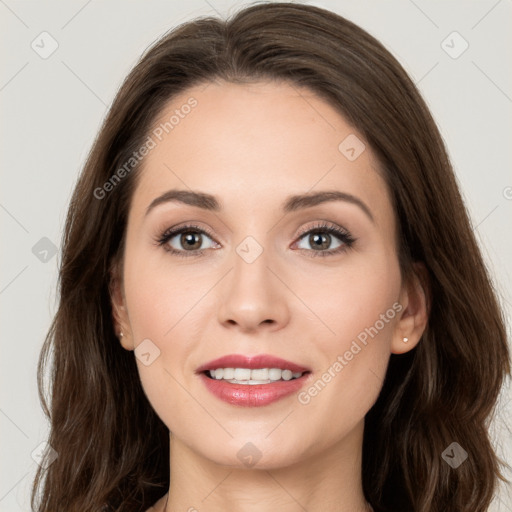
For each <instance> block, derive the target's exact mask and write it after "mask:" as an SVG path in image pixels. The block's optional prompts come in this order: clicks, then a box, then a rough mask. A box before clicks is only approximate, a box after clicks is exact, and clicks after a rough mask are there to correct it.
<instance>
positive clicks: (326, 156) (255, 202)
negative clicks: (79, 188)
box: [133, 82, 392, 216]
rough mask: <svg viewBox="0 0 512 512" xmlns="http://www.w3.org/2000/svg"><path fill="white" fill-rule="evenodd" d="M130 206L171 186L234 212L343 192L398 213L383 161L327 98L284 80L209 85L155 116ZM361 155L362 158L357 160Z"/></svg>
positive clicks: (195, 89)
mask: <svg viewBox="0 0 512 512" xmlns="http://www.w3.org/2000/svg"><path fill="white" fill-rule="evenodd" d="M149 135H150V137H151V139H152V140H153V142H154V145H153V146H154V147H153V148H152V149H151V151H150V152H149V154H148V155H147V156H146V157H144V159H143V161H142V168H141V176H140V180H139V184H138V187H137V190H136V192H135V196H134V201H133V207H134V209H143V208H145V207H147V205H148V204H149V203H150V202H151V200H152V199H153V198H154V197H156V196H157V195H160V194H162V193H163V192H165V191H166V190H168V189H171V188H180V189H193V190H200V191H202V192H207V193H210V194H213V195H216V196H219V197H220V198H221V199H222V202H223V203H226V207H227V206H228V205H229V206H230V207H233V208H234V209H236V208H239V209H242V208H245V209H247V208H251V207H254V208H261V207H262V206H263V205H264V207H265V208H269V207H270V208H273V207H274V206H276V207H277V205H279V206H280V205H281V203H282V200H283V198H284V197H288V196H289V195H291V194H301V193H305V192H307V191H312V192H314V191H315V189H322V190H324V189H337V190H340V191H343V192H346V193H350V194H354V195H357V196H358V197H360V198H361V199H362V200H363V201H365V202H366V203H367V204H371V205H373V208H374V209H377V210H381V215H388V216H389V215H392V212H391V211H390V203H389V198H388V195H387V190H386V186H385V182H384V180H383V178H382V177H381V176H380V172H379V169H378V162H377V161H376V159H375V158H374V155H373V154H372V152H371V150H370V148H369V146H368V145H367V144H366V143H365V142H364V140H363V137H362V136H361V135H360V134H359V133H358V132H357V130H355V129H354V128H353V127H352V126H350V125H349V124H348V123H347V122H346V121H345V119H344V118H343V117H342V116H341V114H340V113H339V112H338V111H336V110H335V109H334V108H333V107H332V106H331V105H329V104H328V103H327V102H326V101H325V100H323V99H321V98H319V97H318V96H316V95H315V94H314V93H313V92H312V91H310V90H309V89H306V88H299V87H297V86H294V85H290V84H287V83H274V82H258V83H250V84H231V83H225V82H220V83H217V82H215V83H209V84H203V85H201V86H197V87H193V88H190V89H188V90H186V91H184V92H183V93H181V94H180V95H179V96H176V97H174V98H173V99H172V100H171V101H169V102H168V103H167V104H166V105H165V107H164V108H163V109H162V111H161V113H160V115H159V116H158V118H157V119H156V121H155V123H154V126H153V129H152V131H151V132H150V134H149ZM354 157H356V158H354Z"/></svg>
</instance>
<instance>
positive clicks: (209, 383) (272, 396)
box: [200, 373, 310, 407]
mask: <svg viewBox="0 0 512 512" xmlns="http://www.w3.org/2000/svg"><path fill="white" fill-rule="evenodd" d="M309 375H310V374H309V373H306V374H304V375H302V377H299V378H298V379H291V380H278V381H276V382H273V383H270V384H254V385H252V384H231V383H230V382H228V381H225V380H222V379H219V380H217V379H210V378H209V377H207V376H206V375H205V374H204V373H201V374H200V377H201V379H202V381H203V382H204V383H205V385H206V387H207V388H208V390H209V391H210V392H211V393H212V394H214V395H215V396H216V397H217V398H220V399H221V400H223V401H224V402H227V403H228V404H231V405H241V406H244V407H259V406H263V405H268V404H271V403H273V402H277V400H280V399H281V398H285V397H287V396H288V395H291V394H293V393H296V392H297V391H299V389H300V388H301V387H302V386H304V384H305V382H306V379H307V377H308V376H309Z"/></svg>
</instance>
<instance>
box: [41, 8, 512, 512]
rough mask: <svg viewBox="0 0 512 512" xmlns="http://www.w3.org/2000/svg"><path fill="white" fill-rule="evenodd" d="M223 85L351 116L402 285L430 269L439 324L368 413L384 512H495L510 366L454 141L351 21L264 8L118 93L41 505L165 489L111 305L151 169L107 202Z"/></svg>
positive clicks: (64, 506)
mask: <svg viewBox="0 0 512 512" xmlns="http://www.w3.org/2000/svg"><path fill="white" fill-rule="evenodd" d="M217 79H220V80H225V81H228V82H234V83H237V82H239V83H241V82H254V81H259V80H279V81H283V80H284V81H287V82H288V83H290V84H292V85H293V86H295V87H297V88H300V87H306V88H309V89H310V90H312V91H313V92H315V93H316V94H317V95H319V96H320V97H322V98H323V99H325V100H327V101H328V102H329V103H330V104H331V105H332V106H333V107H334V108H336V109H338V111H339V112H340V113H341V114H342V115H343V116H344V117H345V118H346V119H347V120H348V122H349V123H351V124H352V125H353V126H354V127H355V128H356V129H357V130H358V131H359V132H360V133H361V134H362V135H363V136H364V137H365V139H366V141H367V142H368V144H369V145H370V147H371V149H372V150H373V151H374V153H375V155H376V156H377V158H378V160H379V162H380V167H381V170H382V173H383V175H384V176H385V179H386V182H387V184H388V187H389V190H390V192H391V196H392V199H393V203H394V209H395V212H396V217H397V223H398V228H399V247H397V251H398V256H399V261H400V266H401V269H402V273H403V275H409V273H410V272H411V269H412V268H413V266H412V264H413V263H414V262H423V263H424V265H425V267H426V269H427V272H428V280H429V282H430V293H431V297H432V300H431V309H430V317H429V323H428V327H427V329H426V331H425V333H424V335H423V337H422V339H421V341H420V342H419V344H418V345H417V346H416V347H415V348H414V349H413V350H411V351H409V352H408V353H406V354H403V355H394V354H392V355H391V359H390V363H389V367H388V372H387V375H386V379H385V382H384V385H383V388H382V391H381V393H380V395H379V398H378V400H377V402H376V403H375V405H374V406H373V407H372V409H371V410H370V411H369V413H368V414H367V416H366V420H365V432H364V443H363V471H362V481H363V490H364V493H365V496H366V498H367V500H368V501H369V502H370V503H371V505H372V506H373V507H374V509H375V511H376V512H385V511H387V512H400V511H407V512H409V511H417V512H441V511H442V512H447V511H454V512H455V511H456V512H483V511H485V510H487V508H488V506H489V504H490V502H491V500H492V497H493V492H494V491H495V490H496V487H497V482H498V478H500V479H504V477H503V476H502V475H501V472H500V464H502V461H500V460H499V458H498V457H497V455H496V453H495V452H494V450H493V446H492V443H491V441H490V436H489V433H488V428H487V427H488V423H487V422H488V419H489V418H490V417H491V415H492V413H493V411H494V409H495V405H496V401H497V398H498V394H499V391H500V389H501V387H502V384H503V381H504V378H505V377H506V375H507V374H509V373H510V358H509V357H510V356H509V351H508V347H507V340H506V332H505V328H504V319H503V315H502V312H501V310H500V307H499V304H498V301H497V298H496V296H495V293H494V291H493V286H492V282H491V280H490V277H489V274H488V272H487V270H486V268H485V265H484V262H483V260H482V257H481V254H480V251H479V248H478V246H477V243H476V241H475V237H474V234H473V231H472V228H471V224H470V221H469V219H468V215H467V212H466V209H465V206H464V204H463V201H462V199H461V195H460V193H459V190H458V186H457V182H456V179H455V177H454V173H453V170H452V167H451V164H450V162H449V159H448V156H447V152H446V150H445V147H444V144H443V141H442V139H441V136H440V134H439V131H438V129H437V127H436V124H435V122H434V121H433V119H432V117H431V114H430V112H429V110H428V108H427V106H426V104H425V102H424V100H423V99H422V97H421V96H420V94H419V92H418V90H417V89H416V87H415V85H414V84H413V83H412V81H411V80H410V78H409V77H408V76H407V74H406V72H405V71H404V70H403V68H402V67H401V65H400V64H399V63H398V62H397V60H396V59H395V58H394V57H393V56H392V55H391V54H390V53H389V52H388V51H387V50H386V49H385V48H384V47H383V45H382V44H380V43H379V42H378V41H377V40H376V39H374V38H373V37H372V36H370V35H369V34H368V33H367V32H365V31H364V30H363V29H361V28H360V27H358V26H356V25H354V24H353V23H351V22H350V21H348V20H346V19H344V18H343V17H341V16H338V15H336V14H334V13H332V12H329V11H327V10H324V9H320V8H317V7H312V6H308V5H300V4H293V3H270V4H256V5H251V6H250V7H248V8H245V9H243V10H241V11H239V12H238V13H235V15H233V16H232V17H231V18H230V19H228V20H227V21H226V20H221V19H217V18H213V17H205V18H199V19H197V20H194V21H191V22H188V23H184V24H182V25H180V26H179V27H177V28H176V29H175V30H172V31H171V32H169V33H168V34H166V35H165V36H164V37H162V38H161V39H160V40H159V41H157V42H156V43H155V44H154V45H153V46H152V47H151V48H150V49H149V50H147V51H146V52H145V54H144V55H143V56H142V57H141V59H140V61H139V62H138V64H137V65H136V66H135V67H134V69H133V70H132V71H131V73H130V74H129V76H128V77H127V78H126V80H125V82H124V84H123V85H122V87H121V88H120V90H119V91H118V94H117V96H116V98H115V100H114V102H113V105H112V107H111V109H110V111H109V113H108V115H107V117H106V119H105V121H104V123H103V126H102V128H101V130H100V132H99V135H98V137H97V139H96V141H95V142H94V145H93V147H92V149H91V152H90V154H89V156H88V159H87V162H86V164H85V167H84V169H83V172H82V173H81V175H80V177H79V180H78V182H77V184H76V188H75V190H74V194H73V197H72V200H71V204H70V207H69V212H68V216H67V221H66V226H65V231H64V235H63V243H62V260H61V264H60V274H59V293H60V297H59V300H60V302H59V308H58V311H57V314H56V316H55V318H54V320H53V323H52V325H51V328H50V330H49V332H48V334H47V337H46V340H45V343H44V346H43V349H42V352H41V356H40V360H39V368H38V384H39V393H40V397H41V401H42V404H43V408H44V410H45V413H46V414H47V416H48V417H49V419H50V422H51V432H50V435H49V439H48V442H49V444H50V445H51V447H52V448H53V449H54V450H55V451H56V452H57V453H58V457H57V459H56V460H54V461H53V463H51V464H50V465H49V466H48V467H47V469H43V468H39V470H38V473H37V475H36V478H35V481H34V485H33V491H32V507H33V508H35V510H37V511H39V512H56V511H66V512H86V511H99V510H109V511H110V510H111V511H114V510H115V511H124V512H133V511H135V510H137V511H139V510H141V511H145V510H146V509H147V508H148V507H150V506H151V505H152V504H154V503H155V502H156V501H157V500H158V499H159V498H160V497H161V496H163V495H164V494H165V492H166V491H167V488H168V484H169V438H168V429H167V427H166V426H165V425H164V423H163V422H162V421H161V420H160V418H159V417H158V416H157V415H156V413H155V412H154V410H153V409H152V407H151V405H150V403H149V402H148V400H147V398H146V396H145V394H144V392H143V389H142V386H141V384H140V379H139V376H138V372H137V368H136V363H135V359H134V355H133V353H131V352H128V351H126V350H124V349H123V348H122V347H121V344H120V343H119V341H118V339H117V337H116V333H115V332H114V328H113V321H112V311H111V302H110V294H109V271H110V269H111V265H112V263H113V262H115V261H118V260H120V256H121V255H122V253H123V250H124V248H123V237H124V233H125V229H126V224H127V216H128V211H129V207H130V199H131V197H132V194H133V191H134V187H135V184H136V179H137V176H138V174H139V173H138V169H139V167H140V165H135V166H134V168H133V170H131V171H130V172H129V173H127V175H126V176H124V177H123V178H122V179H121V180H120V181H119V182H118V183H116V184H115V186H113V187H111V188H112V190H109V192H108V194H103V192H102V194H103V195H104V197H102V195H101V194H99V193H98V190H100V189H102V190H105V189H106V188H105V186H104V185H105V183H106V182H108V181H109V179H111V177H112V176H113V175H114V174H115V173H116V171H117V170H118V169H119V168H121V167H122V166H123V165H124V164H125V163H126V162H127V161H129V159H130V157H131V156H132V154H133V152H134V151H136V150H137V149H138V148H140V147H141V145H142V144H143V141H144V140H145V139H146V138H147V136H148V133H149V131H150V130H151V128H152V125H153V123H154V122H155V119H156V118H157V116H158V114H159V113H160V112H161V111H162V109H163V107H164V106H165V105H166V104H167V102H168V101H169V100H170V99H171V98H173V97H174V96H175V95H177V94H178V93H180V92H182V91H185V90H186V89H188V88H190V87H191V86H192V85H197V84H200V83H208V82H210V81H212V80H217ZM95 191H96V193H95ZM50 352H53V354H52V356H53V360H52V371H51V374H50V378H51V387H50V389H49V393H50V396H51V398H50V399H49V400H48V401H47V400H46V399H45V397H44V382H43V380H44V379H43V374H44V371H45V368H46V366H47V364H48V358H49V355H50ZM48 403H49V406H48ZM453 442H457V443H458V444H459V445H460V446H461V447H462V448H464V450H465V451H466V452H467V453H468V454H469V456H468V458H467V460H466V461H465V462H464V463H463V464H461V465H460V466H459V467H458V468H457V469H454V468H452V467H451V466H450V465H449V464H447V463H446V462H445V461H444V460H443V458H442V453H443V452H444V451H445V449H446V448H448V447H449V446H450V445H451V444H452V443H453ZM48 456H50V454H48ZM37 500H38V503H37V505H36V501H37Z"/></svg>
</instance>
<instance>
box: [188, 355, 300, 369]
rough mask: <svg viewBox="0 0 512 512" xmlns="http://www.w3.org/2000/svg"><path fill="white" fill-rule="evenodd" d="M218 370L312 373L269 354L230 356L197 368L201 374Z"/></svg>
mask: <svg viewBox="0 0 512 512" xmlns="http://www.w3.org/2000/svg"><path fill="white" fill-rule="evenodd" d="M217 368H250V369H255V368H281V370H290V371H292V372H294V373H297V372H301V373H304V372H309V371H310V370H309V368H306V367H304V366H301V365H299V364H297V363H292V362H291V361H287V360H286V359H281V358H280V357H276V356H272V355H269V354H257V355H253V356H245V355H242V354H229V355H227V356H223V357H219V358H218V359H213V360H212V361H209V362H208V363H205V364H203V365H202V366H200V367H199V368H197V370H196V372H197V373H201V372H204V371H206V370H216V369H217Z"/></svg>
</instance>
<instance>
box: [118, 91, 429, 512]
mask: <svg viewBox="0 0 512 512" xmlns="http://www.w3.org/2000/svg"><path fill="white" fill-rule="evenodd" d="M191 96H193V97H194V98H196V100H197V102H198V104H197V106H196V107H195V108H194V109H193V110H192V111H191V112H190V114H188V115H187V116H185V117H184V118H183V119H180V122H179V124H178V125H176V126H175V127H174V129H173V130H172V131H171V132H170V133H169V135H167V136H166V137H165V138H163V139H162V141H161V142H159V143H158V145H157V146H156V147H155V148H154V149H152V150H151V151H150V153H149V154H148V155H147V156H146V157H145V158H144V161H143V169H142V174H141V176H140V178H141V180H140V182H139V185H138V186H137V188H136V190H135V192H134V196H133V200H132V204H131V208H130V212H129V219H128V225H127V239H126V247H125V252H124V255H123V258H124V260H123V267H122V270H120V267H119V270H118V272H117V274H114V275H115V277H116V278H115V280H114V285H113V288H112V303H113V306H114V307H113V310H114V322H115V326H116V329H117V331H118V332H119V331H122V332H123V333H124V336H123V337H122V338H120V342H121V343H122V345H123V347H124V348H125V349H126V350H134V348H136V347H137V346H138V345H139V344H140V343H141V342H142V340H144V339H147V338H149V339H150V340H151V342H152V343H153V344H154V345H156V346H157V347H158V349H159V350H160V356H159V357H157V358H156V359H155V360H154V361H153V362H152V363H151V364H150V365H148V366H146V365H144V364H143V363H142V362H141V360H139V358H136V361H137V366H138V370H139V375H140V379H141V382H142V385H143V388H144V390H145V393H146V394H147V396H148V399H149V400H150V402H151V404H152V406H153V408H154V409H155V411H156V412H157V414H158V415H159V417H160V418H161V419H162V421H163V422H164V423H165V424H166V425H167V427H168V428H169V430H170V432H171V434H170V441H171V450H170V471H171V475H172V476H171V482H170V488H169V499H168V502H167V495H166V496H164V497H163V498H162V499H161V500H160V501H159V502H158V503H156V504H155V506H154V507H152V508H151V509H150V510H153V511H154V510H157V511H164V510H166V511H167V512H170V511H173V512H174V511H187V510H188V511H191V512H192V511H194V510H200V511H208V512H217V511H219V512H220V511H225V510H230V509H232V504H233V503H236V504H237V505H236V507H237V510H238V511H241V512H256V511H258V512H261V511H264V510H268V511H270V510H280V511H281V512H292V511H293V512H295V511H299V510H303V509H306V510H308V512H316V511H323V512H325V511H333V512H334V511H336V512H349V511H350V512H354V511H363V510H367V509H366V508H365V507H366V501H365V499H364V495H363V491H362V484H361V456H362V441H363V429H364V418H365V415H366V413H367V412H368V410H369V409H370V408H371V407H372V405H373V404H374V403H375V401H376V399H377V397H378V395H379V392H380V390H381V387H382V383H383V379H384V376H385V373H386V369H387V365H388V361H389V357H390V354H391V353H395V354H400V353H403V352H406V351H408V350H410V349H412V348H413V347H414V346H415V345H416V344H417V343H418V341H419V340H420V337H421V335H422V333H423V331H424V329H425V326H426V321H427V307H426V297H425V291H424V290H423V288H422V287H421V285H420V281H419V280H418V279H417V278H414V279H412V280H410V281H408V282H405V281H404V280H403V279H402V277H401V273H400V268H399V265H398V256H397V252H396V233H395V222H396V219H395V213H394V211H393V207H392V204H391V201H390V196H389V193H388V191H387V188H386V185H385V182H384V180H383V179H382V177H381V175H380V172H379V168H378V162H377V160H376V159H375V156H374V155H373V153H372V151H371V148H370V147H369V145H368V144H367V145H366V149H365V150H364V151H363V152H362V153H361V155H360V156H359V157H358V158H357V159H356V160H354V161H349V160H348V159H347V158H346V157H345V155H344V154H342V153H341V152H340V151H339V149H338V146H339V144H340V142H341V141H342V140H343V139H345V137H347V136H348V135H349V134H355V135H356V136H357V137H358V138H359V139H360V140H362V141H364V138H363V137H362V135H361V134H359V133H358V132H357V131H356V130H355V129H354V128H353V127H351V126H350V125H349V124H347V122H346V121H345V119H344V118H343V117H342V116H341V115H340V114H339V113H338V112H337V111H336V110H334V109H333V108H332V107H331V106H330V105H329V104H328V103H326V102H325V101H324V100H322V99H320V98H319V97H317V96H316V95H315V94H314V93H313V92H311V91H309V90H307V89H300V90H299V89H298V88H297V87H292V86H290V85H287V84H284V83H273V82H272V83H271V82H259V83H252V84H243V85H239V84H238V85H235V84H229V83H224V82H215V83H211V84H209V85H208V86H207V87H205V85H202V86H198V87H194V88H191V89H189V90H187V91H186V92H184V93H183V94H181V95H180V96H177V97H175V98H174V99H173V100H172V101H170V102H169V103H168V105H166V108H165V110H164V111H163V112H162V116H161V118H160V119H159V120H157V122H156V123H155V126H157V125H158V124H159V123H160V122H162V121H165V120H167V119H169V117H170V116H171V115H172V114H173V112H174V111H175V109H177V108H178V109H179V108H180V106H182V105H183V104H185V103H186V101H187V99H188V98H189V97H191ZM173 188H178V189H182V190H190V189H192V190H194V191H201V192H206V193H209V194H213V195H215V196H217V197H218V199H219V201H220V202H221V204H222V206H223V208H222V210H221V211H219V212H211V211H206V210H202V209H200V208H198V207H194V206H190V205H184V204H181V203H177V202H173V203H170V202H169V203H165V204H161V205H159V206H157V207H156V208H154V209H153V210H152V211H151V212H150V213H149V214H148V215H147V216H145V215H144V212H145V209H146V208H147V207H148V205H149V204H150V203H151V202H152V201H153V199H155V198H156V197H158V196H160V195H161V194H162V193H164V192H165V191H167V190H169V189H173ZM319 190H338V191H342V192H346V193H349V194H352V195H354V196H356V197H358V198H359V199H360V200H361V201H363V202H364V203H365V204H366V205H367V206H368V208H369V209H370V210H371V214H372V215H373V218H374V221H372V220H371V219H370V218H369V217H368V216H367V215H366V214H365V213H364V211H363V210H362V209H361V208H360V207H359V206H357V205H355V204H351V203H349V202H341V201H339V202H338V201H330V202H326V203H323V204H320V205H316V206H314V207H310V208H307V209H304V210H299V211H296V212H292V213H288V214H286V215H284V214H283V212H282V210H281V207H282V206H281V205H282V203H283V202H284V200H285V198H287V197H288V196H289V195H292V194H303V193H306V192H311V193H313V192H317V191H319ZM189 221H190V222H192V221H193V222H194V223H195V224H197V225H198V226H199V227H201V228H206V229H208V230H209V231H210V232H211V233H212V234H213V235H214V237H213V238H210V237H209V236H208V235H201V234H197V233H196V237H198V238H199V242H198V246H199V243H201V239H202V245H201V246H200V247H201V248H202V249H203V256H197V255H192V256H188V257H186V258H182V257H178V256H176V255H173V254H171V253H169V252H167V251H165V249H164V247H162V246H158V245H156V244H155V239H156V238H158V236H159V235H160V234H161V232H162V231H164V230H165V229H168V228H170V227H174V226H178V225H181V224H183V223H186V222H189ZM317 221H328V223H329V224H331V225H337V226H340V227H342V228H345V229H346V230H348V231H349V232H350V234H351V235H352V236H353V237H354V238H355V239H356V241H355V243H354V245H353V246H352V247H350V248H347V249H346V250H345V251H343V252H341V253H338V254H333V255H330V256H326V257H312V256H311V254H312V253H313V252H314V251H315V247H314V246H313V245H312V243H311V239H310V237H309V235H307V234H306V235H305V236H301V237H300V238H299V236H300V233H299V230H300V229H301V228H305V229H309V228H310V227H311V228H312V227H315V224H316V223H317ZM247 236H252V237H253V238H254V239H255V240H256V241H257V242H258V244H259V245H260V246H261V247H262V248H263V252H262V254H261V255H260V256H259V257H258V258H257V259H256V260H255V261H254V262H252V263H247V262H246V261H244V259H242V258H241V257H240V256H239V255H238V253H237V252H236V248H237V246H238V245H239V244H240V243H241V242H242V241H243V240H244V239H245V238H246V237H247ZM325 236H327V238H329V237H328V234H327V235H325ZM196 240H197V239H196ZM308 240H309V241H308ZM340 243H342V242H341V241H340V240H339V239H338V238H336V236H334V235H333V236H332V238H331V245H328V247H327V249H324V250H328V249H330V248H336V247H338V246H339V245H340ZM168 244H172V246H173V247H174V248H175V249H177V250H181V251H183V252H185V251H187V247H185V246H184V245H180V235H176V236H175V237H174V238H173V239H172V241H169V242H168ZM327 244H328V242H327ZM298 246H299V247H298ZM188 250H189V251H190V249H188ZM316 251H318V249H316ZM395 303H398V304H400V305H401V306H402V310H401V311H400V312H399V313H398V314H396V316H395V317H394V318H393V319H391V320H389V321H388V322H387V323H385V326H384V328H382V329H381V330H380V331H379V332H378V334H377V335H376V336H374V337H373V338H369V341H368V344H367V345H366V346H362V350H361V351H360V352H358V353H357V355H355V356H354V357H353V359H352V360H350V361H349V362H348V364H347V365H346V366H344V367H343V369H342V370H341V371H339V372H338V373H337V374H336V376H335V377H334V378H332V379H331V381H330V382H329V383H328V384H327V385H326V386H325V387H324V388H323V389H322V391H321V392H320V393H318V394H317V396H315V397H313V398H311V401H310V402H309V403H308V404H302V403H300V402H299V401H298V397H297V395H296V394H292V395H290V396H288V397H286V398H284V399H281V400H279V401H277V402H274V403H272V404H270V405H267V406H263V407H239V406H234V405H230V404H227V403H225V402H223V401H221V400H219V399H218V398H216V397H215V396H214V395H212V394H211V393H210V392H209V391H208V390H207V389H206V387H205V386H204V384H203V383H202V382H201V380H200V378H199V376H198V375H196V374H195V370H196V368H197V367H199V366H200V365H202V364H204V363H206V362H208V361H210V360H212V359H214V358H217V357H220V356H222V355H226V354H231V353H238V354H248V355H253V354H260V353H266V354H273V355H276V356H279V357H282V358H284V359H287V360H290V361H293V362H296V363H298V364H302V365H304V366H306V367H309V368H310V369H311V370H312V374H311V375H310V382H311V383H313V382H315V381H317V379H318V378H320V377H321V376H322V374H323V373H324V372H325V371H326V370H327V369H328V368H329V367H332V365H333V363H334V362H335V361H336V360H337V357H338V356H339V355H343V354H344V353H345V352H346V351H347V350H349V348H350V346H351V343H352V342H353V340H355V339H356V338H357V336H358V334H360V333H361V332H362V331H364V329H365V328H368V327H370V326H374V325H375V323H376V321H377V320H378V319H379V318H380V315H381V314H383V313H385V312H386V311H387V310H389V309H390V308H391V307H392V305H393V304H395ZM404 337H406V338H407V342H404V341H403V339H404ZM360 345H361V344H360ZM303 389H304V388H303ZM248 442H251V443H252V444H254V445H255V446H256V447H257V449H258V450H259V452H260V453H261V458H260V459H259V461H258V462H257V463H256V464H255V465H254V466H252V467H250V468H249V467H247V466H246V465H245V464H244V463H243V461H241V460H240V459H239V458H238V456H237V453H238V451H239V450H240V449H241V448H242V447H244V446H245V445H246V443H248ZM301 507H303V508H301Z"/></svg>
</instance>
